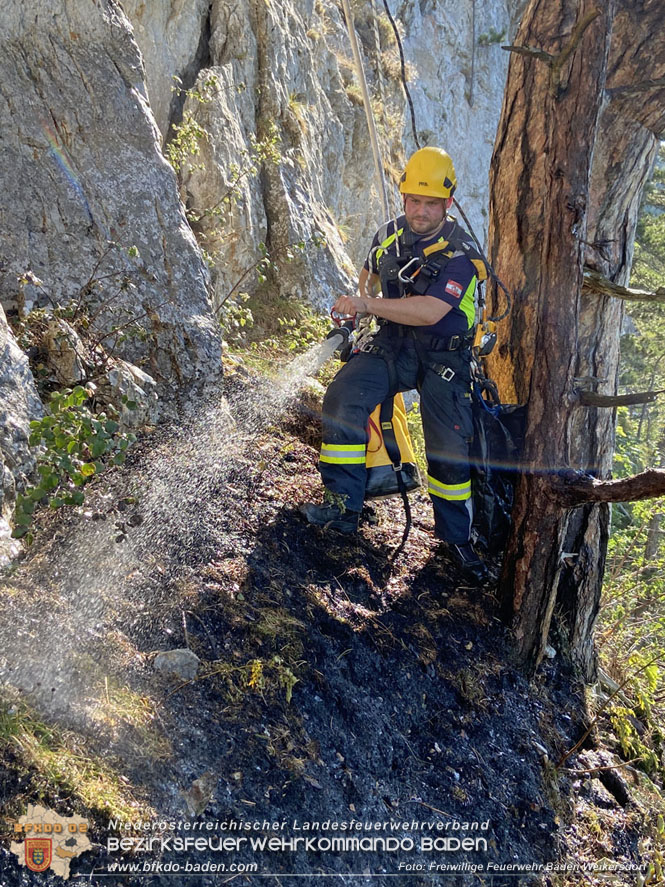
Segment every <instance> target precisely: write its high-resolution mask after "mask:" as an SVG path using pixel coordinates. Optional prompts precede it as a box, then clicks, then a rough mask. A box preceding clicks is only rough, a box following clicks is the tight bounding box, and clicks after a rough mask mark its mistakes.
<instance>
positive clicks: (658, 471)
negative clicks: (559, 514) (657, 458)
mask: <svg viewBox="0 0 665 887" xmlns="http://www.w3.org/2000/svg"><path fill="white" fill-rule="evenodd" d="M552 488H553V489H552V492H553V495H554V496H555V498H556V500H557V502H558V503H559V504H560V505H561V506H562V507H563V508H574V507H575V506H577V505H583V504H584V503H585V502H637V501H639V500H641V499H657V498H658V497H659V496H665V469H663V468H647V469H646V471H642V472H641V473H640V474H634V475H633V476H632V477H624V478H621V479H619V480H598V479H597V478H595V477H592V476H591V475H590V474H585V473H584V472H582V471H572V470H571V471H568V472H565V473H563V474H559V475H558V476H557V477H555V478H554V479H553V481H552Z"/></svg>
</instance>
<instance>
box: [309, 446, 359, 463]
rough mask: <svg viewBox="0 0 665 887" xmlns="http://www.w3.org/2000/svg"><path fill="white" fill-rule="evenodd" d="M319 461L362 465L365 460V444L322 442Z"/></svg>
mask: <svg viewBox="0 0 665 887" xmlns="http://www.w3.org/2000/svg"><path fill="white" fill-rule="evenodd" d="M319 461H320V462H330V463H332V464H333V465H362V464H364V462H365V444H321V455H320V456H319Z"/></svg>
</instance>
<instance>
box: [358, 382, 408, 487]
mask: <svg viewBox="0 0 665 887" xmlns="http://www.w3.org/2000/svg"><path fill="white" fill-rule="evenodd" d="M367 431H368V442H367V452H366V458H365V464H366V466H367V486H366V487H365V498H366V499H383V498H385V497H387V496H399V495H401V494H402V493H403V492H408V491H409V490H415V489H417V488H418V487H419V486H420V483H421V481H420V475H419V473H418V466H417V465H416V457H415V454H414V452H413V444H412V443H411V437H410V435H409V429H408V426H407V424H406V409H405V407H404V398H403V397H402V395H401V394H396V395H395V397H390V398H388V399H387V400H386V401H384V402H383V403H380V404H379V405H378V406H377V407H376V409H375V410H374V412H373V413H372V415H371V416H370V417H369V422H368V427H367ZM398 475H400V476H401V480H402V481H403V489H400V478H399V477H398Z"/></svg>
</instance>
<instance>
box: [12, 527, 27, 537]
mask: <svg viewBox="0 0 665 887" xmlns="http://www.w3.org/2000/svg"><path fill="white" fill-rule="evenodd" d="M27 532H28V528H27V527H14V529H13V530H12V539H22V538H23V537H24V536H25V535H26V534H27Z"/></svg>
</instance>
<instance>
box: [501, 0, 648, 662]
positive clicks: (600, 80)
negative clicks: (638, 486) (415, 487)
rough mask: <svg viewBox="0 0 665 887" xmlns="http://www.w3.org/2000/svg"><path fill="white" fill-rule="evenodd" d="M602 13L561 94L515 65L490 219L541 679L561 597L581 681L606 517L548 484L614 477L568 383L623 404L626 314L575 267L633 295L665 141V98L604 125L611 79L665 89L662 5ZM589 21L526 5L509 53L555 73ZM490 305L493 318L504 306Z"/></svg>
mask: <svg viewBox="0 0 665 887" xmlns="http://www.w3.org/2000/svg"><path fill="white" fill-rule="evenodd" d="M600 6H601V4H598V8H600ZM603 7H604V8H603V12H602V15H600V16H599V17H597V18H595V19H594V20H593V21H592V22H591V23H590V24H589V25H588V27H587V29H586V31H585V32H584V33H583V34H582V36H581V39H580V42H579V44H578V45H577V47H576V48H575V49H574V50H573V51H572V52H570V54H569V55H568V57H567V59H566V65H565V66H564V68H563V69H562V70H561V71H560V75H562V80H561V83H560V88H559V89H558V90H556V89H555V88H553V79H554V78H553V76H552V70H551V67H548V65H547V64H546V62H545V61H541V60H538V59H536V58H535V57H529V56H515V57H514V58H513V59H512V60H511V65H510V71H509V77H508V84H507V89H506V96H505V99H504V108H503V114H502V120H501V123H500V125H499V134H498V136H497V142H496V146H495V155H494V158H493V163H492V173H491V185H492V187H491V193H492V204H491V208H490V249H491V254H492V258H493V260H494V264H495V266H496V267H497V271H498V272H499V274H500V276H502V278H503V279H504V281H506V283H508V286H509V289H511V290H512V292H513V293H514V296H515V300H516V303H515V306H514V308H513V311H512V314H511V318H510V322H509V325H510V329H507V330H506V329H504V328H501V327H500V333H503V334H504V336H505V341H503V342H502V343H501V344H500V347H499V349H498V353H497V357H496V358H495V359H494V361H493V362H492V372H493V375H494V376H495V378H496V379H497V381H498V382H499V385H500V389H501V392H502V395H503V397H504V399H512V398H516V399H517V400H518V401H520V402H522V403H524V402H526V403H528V417H527V434H526V447H525V449H526V453H525V455H526V458H527V460H528V465H529V468H530V473H528V474H525V475H524V476H523V477H522V478H521V480H520V482H519V484H518V489H517V495H516V502H515V509H514V521H513V532H512V535H511V539H510V541H509V543H508V548H507V552H506V558H505V563H504V572H503V576H502V590H503V599H504V604H505V610H506V613H507V615H510V617H511V618H512V619H513V623H514V627H515V631H516V636H517V641H518V645H519V650H520V653H521V655H522V657H523V659H524V660H525V661H527V662H530V663H531V664H537V662H538V661H539V660H540V658H541V656H542V651H543V648H544V645H545V642H546V639H547V633H548V629H549V623H550V618H551V614H552V611H553V608H554V605H555V602H556V601H557V593H558V606H559V608H560V609H561V610H562V613H563V616H564V626H565V627H566V628H567V632H568V635H569V641H570V647H571V650H572V655H573V659H574V660H575V661H576V662H577V664H578V665H579V666H580V667H581V669H582V671H583V673H584V674H585V675H586V677H587V678H591V677H592V676H593V672H594V654H593V642H592V632H593V624H594V621H595V618H596V614H597V610H598V601H599V596H600V587H601V582H602V573H603V568H604V559H605V549H606V544H607V536H608V524H609V511H608V507H607V505H595V504H594V505H588V506H584V507H582V508H576V509H574V510H572V511H570V512H567V513H566V512H564V511H562V510H561V509H560V507H558V506H557V505H556V503H555V501H554V497H553V496H551V495H550V493H551V486H550V480H549V478H550V477H551V476H552V474H553V473H554V472H556V471H558V470H559V469H561V468H567V467H575V468H583V469H584V470H586V471H592V472H593V473H595V474H596V475H598V476H600V477H608V476H609V473H610V469H611V458H612V451H613V441H614V411H613V410H607V409H604V410H603V409H598V408H589V407H586V406H575V405H574V402H573V401H574V387H575V379H578V378H581V377H586V376H591V377H594V378H595V379H598V380H601V388H602V390H601V392H599V393H603V394H607V395H613V394H615V393H616V379H617V368H618V357H619V347H618V346H619V333H620V328H621V318H622V303H621V300H619V299H615V298H611V297H609V296H599V295H596V294H584V296H582V295H581V286H582V267H583V264H584V263H585V262H586V263H587V264H588V265H590V267H592V268H594V269H595V270H597V271H598V273H599V274H601V275H602V276H603V277H606V278H608V279H609V280H612V281H613V282H615V283H618V284H620V285H625V284H626V283H627V282H628V277H629V271H630V263H631V260H632V244H633V238H634V229H635V223H636V219H637V209H638V204H639V196H640V193H641V189H642V186H643V184H644V182H645V181H646V179H647V177H648V175H649V173H650V170H651V168H652V165H653V160H654V159H655V152H656V148H657V142H656V139H655V138H654V135H653V134H652V132H650V131H649V129H647V128H646V127H647V126H653V127H662V125H663V107H665V103H663V96H664V95H665V92H664V91H663V90H662V89H660V90H656V89H653V90H651V91H644V92H642V93H640V94H639V96H638V97H637V98H636V97H635V95H632V96H631V97H630V100H627V97H626V94H625V92H621V91H619V92H617V93H614V94H613V98H612V100H611V101H610V102H609V103H608V104H607V105H606V106H605V108H604V110H603V113H602V117H600V121H599V109H600V108H601V103H602V98H603V89H604V86H605V76H606V73H607V77H608V85H609V86H620V85H624V84H625V83H626V82H631V81H632V80H633V79H635V78H636V79H638V80H645V79H648V78H649V77H652V76H653V77H657V76H660V74H662V73H665V40H664V39H663V37H662V36H661V33H662V29H660V28H656V29H655V31H654V26H655V23H656V22H657V21H658V20H659V16H660V15H661V14H662V13H661V12H659V8H662V7H661V6H660V3H657V2H649V0H646V2H642V0H617V3H616V4H615V3H614V2H612V3H606V4H603ZM616 7H618V12H617V14H616V16H614V11H615V8H616ZM594 8H596V7H594V4H593V3H591V2H582V3H580V4H577V3H574V2H562V0H560V2H557V3H554V4H551V3H550V4H547V3H544V2H537V0H532V2H531V3H530V5H529V7H528V9H527V12H526V13H525V16H524V19H523V21H522V25H521V28H520V31H519V34H518V36H517V38H516V40H515V42H516V43H517V44H520V45H522V46H529V47H532V48H534V49H537V50H544V51H545V52H546V53H549V54H550V58H551V57H554V58H556V57H557V54H558V53H561V52H562V51H565V49H566V46H567V45H568V46H569V45H570V43H569V41H570V37H571V34H573V33H574V26H575V22H576V21H577V22H580V21H583V20H584V19H585V17H586V16H587V15H588V14H589V13H590V12H591V11H593V9H594ZM612 25H614V27H613V31H612ZM610 32H612V44H611V54H610V59H609V63H608V60H607V54H608V46H609V35H610ZM647 40H648V41H649V44H648V52H647ZM541 58H546V57H545V56H544V55H543V54H542V53H541ZM647 67H648V73H646V74H645V71H646V69H647ZM554 86H556V83H554ZM659 105H660V113H659V110H658V108H659ZM592 158H593V174H592V175H591V176H590V173H591V162H592ZM516 196H517V200H516V199H515V197H516ZM585 246H586V254H585V251H584V247H585ZM493 299H494V303H493V305H492V307H493V308H497V307H498V306H499V305H500V299H498V298H497V293H496V292H495V293H494V294H493ZM506 326H508V324H506ZM543 431H546V433H543Z"/></svg>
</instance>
